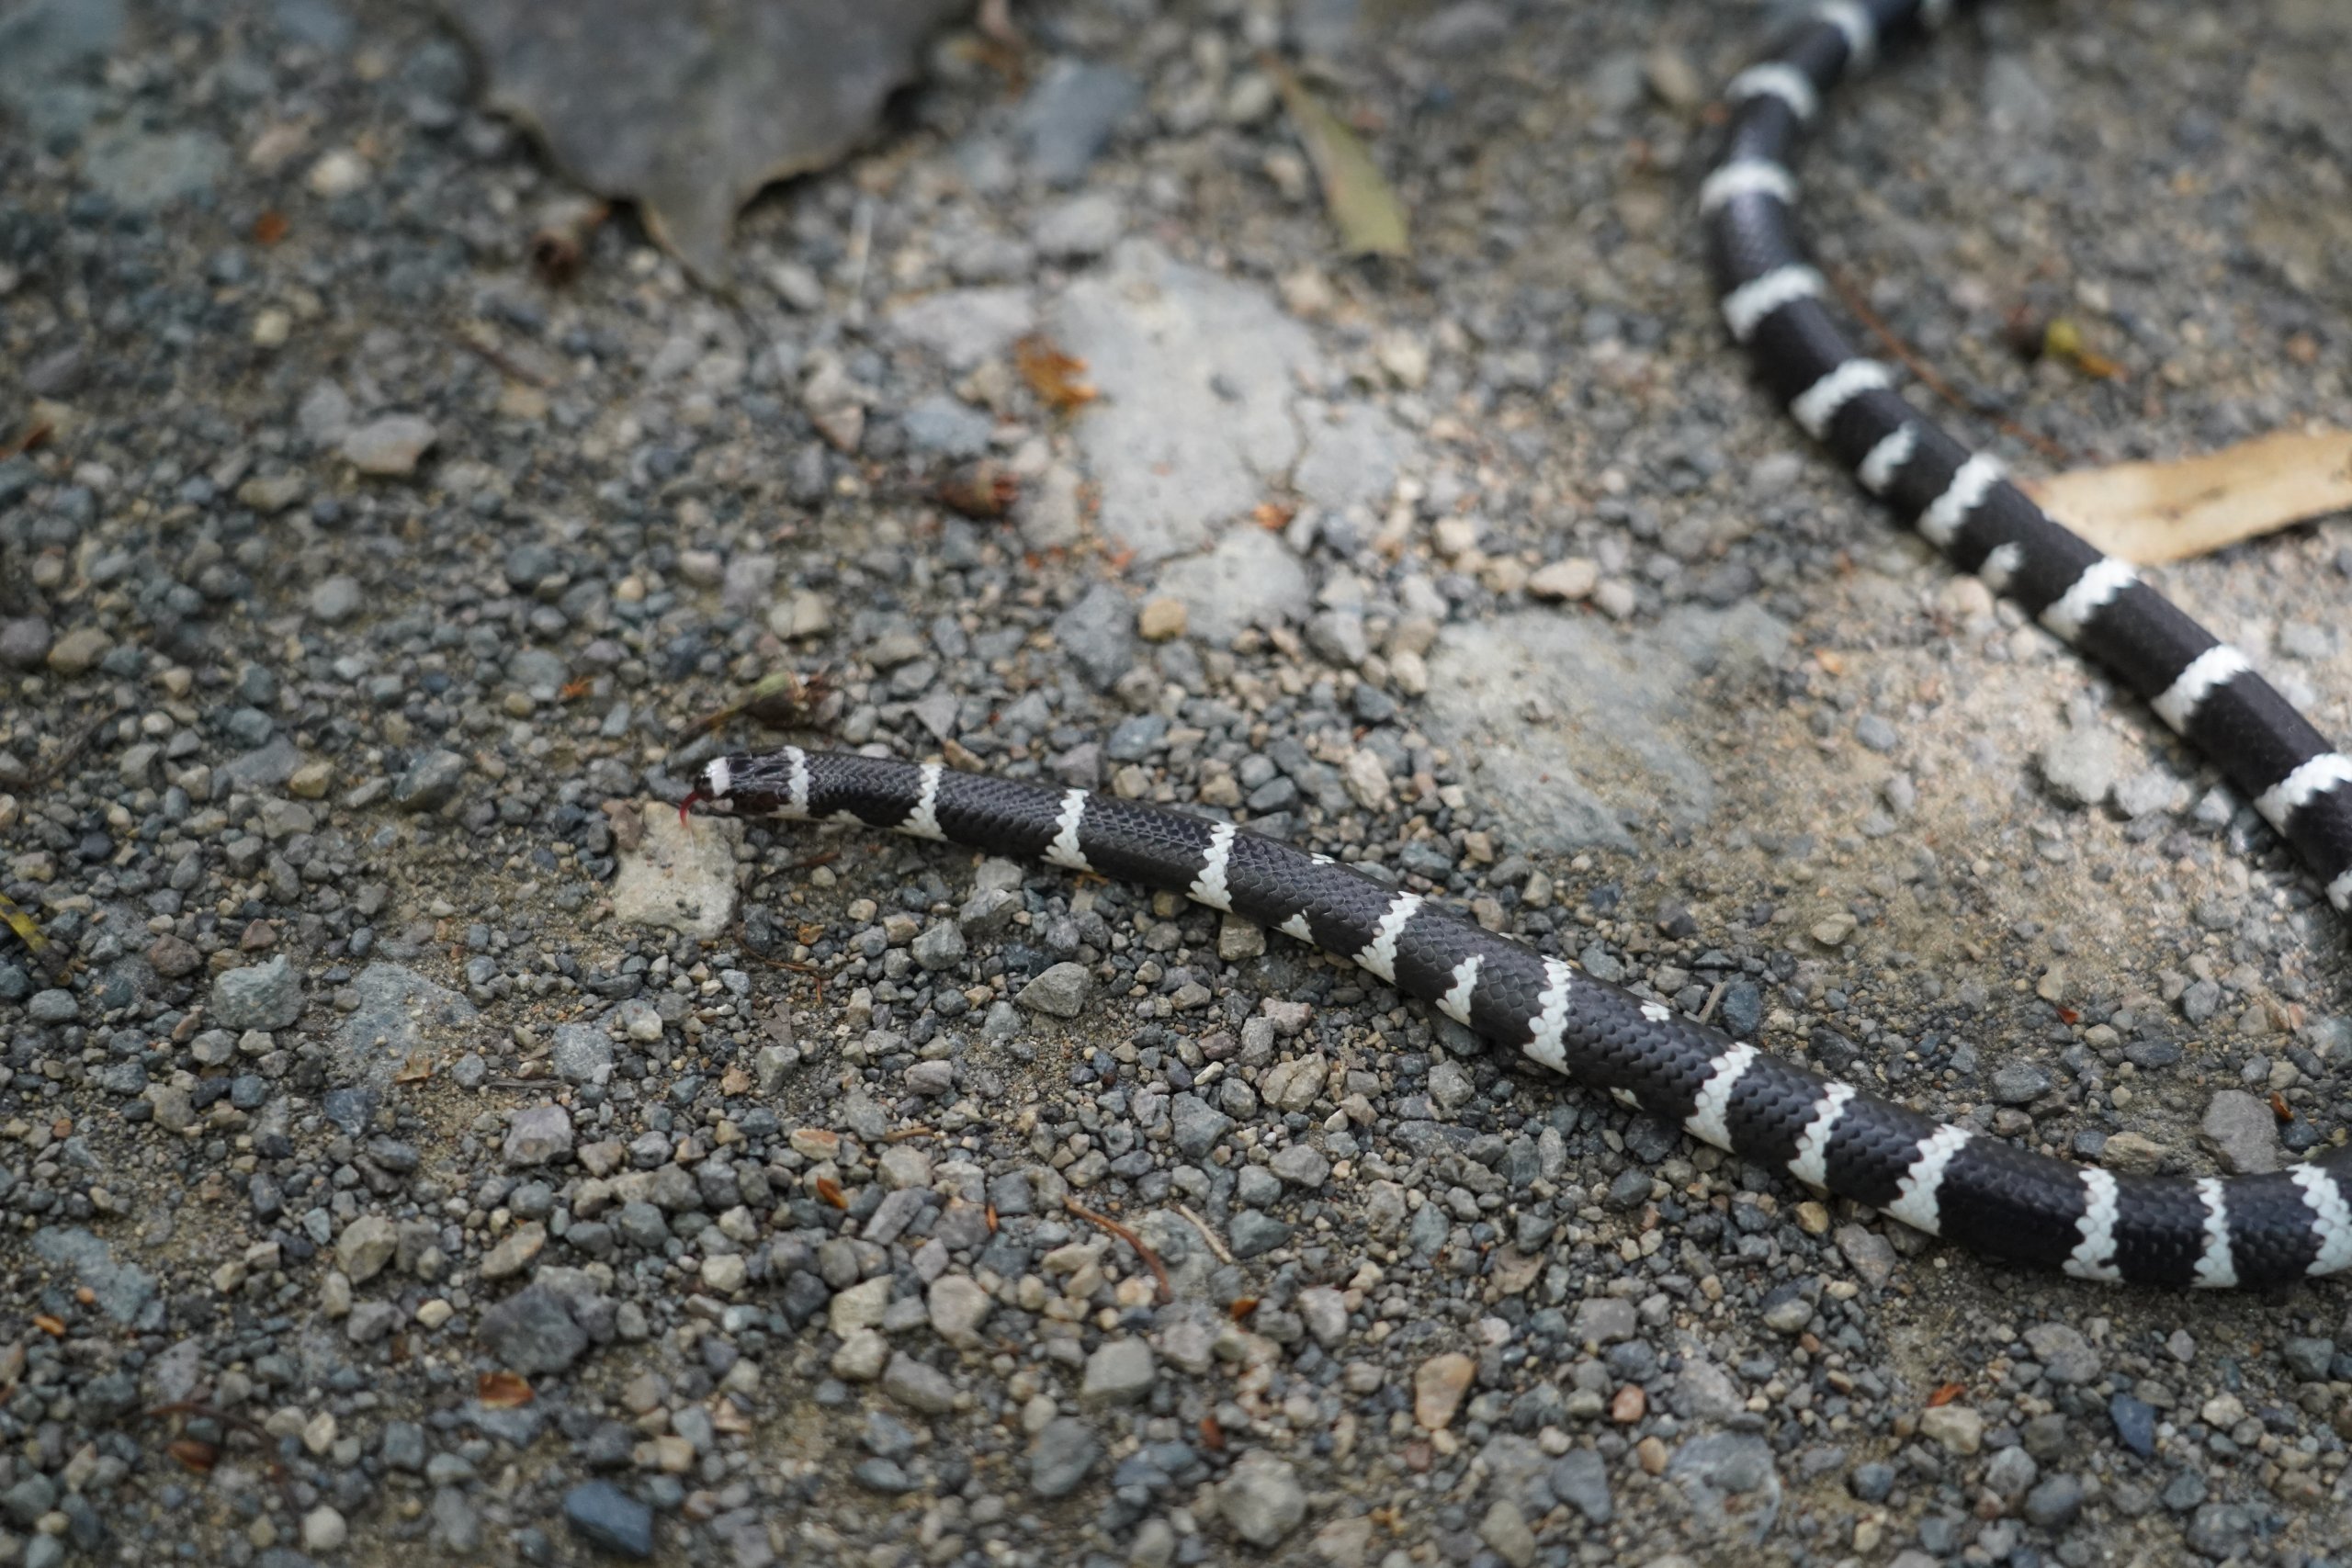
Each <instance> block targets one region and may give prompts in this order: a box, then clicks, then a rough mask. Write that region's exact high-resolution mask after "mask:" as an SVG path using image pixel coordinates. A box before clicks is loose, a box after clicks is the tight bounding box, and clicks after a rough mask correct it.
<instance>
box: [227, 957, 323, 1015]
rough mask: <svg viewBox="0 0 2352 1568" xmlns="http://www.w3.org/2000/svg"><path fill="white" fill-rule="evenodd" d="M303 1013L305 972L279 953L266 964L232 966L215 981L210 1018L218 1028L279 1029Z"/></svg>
mask: <svg viewBox="0 0 2352 1568" xmlns="http://www.w3.org/2000/svg"><path fill="white" fill-rule="evenodd" d="M301 1016H302V976H300V973H298V972H297V971H296V970H295V968H294V966H293V965H292V964H288V962H287V961H286V956H285V954H283V953H280V954H279V955H278V956H277V957H275V958H273V959H271V960H270V961H269V962H268V963H266V964H248V965H247V966H246V967H244V968H243V969H229V970H224V971H222V972H221V973H220V975H219V976H215V977H214V979H213V981H212V1010H211V1017H210V1021H211V1022H212V1023H213V1024H214V1025H216V1026H217V1027H219V1028H221V1029H228V1030H234V1031H237V1032H241V1033H242V1032H243V1031H245V1030H248V1029H262V1030H279V1029H284V1028H287V1027H288V1025H290V1024H292V1023H293V1021H295V1020H296V1019H298V1018H300V1017H301Z"/></svg>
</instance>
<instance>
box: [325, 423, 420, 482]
mask: <svg viewBox="0 0 2352 1568" xmlns="http://www.w3.org/2000/svg"><path fill="white" fill-rule="evenodd" d="M439 438H440V437H439V434H438V433H437V432H435V430H434V428H433V423H432V422H431V421H430V420H424V419H420V418H418V417H417V416H416V415H414V414H408V413H395V414H387V415H385V416H384V417H383V418H381V419H373V420H369V421H368V423H366V424H356V425H353V426H352V427H351V428H350V429H348V430H346V431H345V432H344V433H343V441H342V444H341V447H342V452H343V457H344V461H345V462H347V463H349V464H350V465H351V466H352V467H353V468H357V469H358V470H359V471H360V472H361V473H363V474H373V475H376V476H378V477H379V478H384V479H398V478H401V476H403V475H407V474H412V473H414V472H415V471H416V465H417V460H418V459H419V458H421V457H424V454H425V452H426V450H427V449H429V448H430V447H431V446H433V444H434V443H435V441H436V440H438V439H439Z"/></svg>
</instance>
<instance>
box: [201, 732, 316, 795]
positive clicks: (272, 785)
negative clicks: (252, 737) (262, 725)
mask: <svg viewBox="0 0 2352 1568" xmlns="http://www.w3.org/2000/svg"><path fill="white" fill-rule="evenodd" d="M301 765H302V753H301V752H300V751H298V750H295V749H294V743H293V742H292V741H291V740H288V739H286V737H284V736H283V735H275V736H272V737H271V738H270V739H268V740H267V741H266V742H264V743H263V744H262V745H259V746H256V747H254V749H253V750H250V751H247V752H244V753H243V754H242V755H240V756H235V757H232V758H230V759H229V761H225V762H223V763H221V764H220V766H219V767H217V768H215V769H213V770H212V783H213V785H214V787H216V788H218V787H220V786H222V785H226V786H227V787H228V788H229V789H230V790H231V791H232V792H234V791H237V790H262V789H276V788H277V786H278V785H280V784H284V783H285V782H286V781H287V780H288V779H290V778H292V777H293V776H294V773H295V770H296V769H298V768H300V766H301Z"/></svg>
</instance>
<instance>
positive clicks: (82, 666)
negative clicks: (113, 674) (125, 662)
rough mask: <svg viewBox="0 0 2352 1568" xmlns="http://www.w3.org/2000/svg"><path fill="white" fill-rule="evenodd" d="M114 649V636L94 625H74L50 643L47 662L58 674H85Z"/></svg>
mask: <svg viewBox="0 0 2352 1568" xmlns="http://www.w3.org/2000/svg"><path fill="white" fill-rule="evenodd" d="M113 650H114V638H112V637H108V636H107V634H106V633H104V632H102V631H100V630H99V629H98V628H97V627H96V626H75V627H74V629H73V630H71V631H69V632H67V633H66V634H65V635H64V636H63V637H59V638H58V639H57V640H56V641H55V642H53V643H51V645H50V649H49V654H48V658H47V662H48V665H49V667H50V668H51V670H54V671H57V673H59V674H60V675H86V674H88V673H89V672H90V671H92V670H94V669H96V668H97V663H98V660H101V659H104V658H105V657H106V656H107V654H108V653H110V652H112V651H113Z"/></svg>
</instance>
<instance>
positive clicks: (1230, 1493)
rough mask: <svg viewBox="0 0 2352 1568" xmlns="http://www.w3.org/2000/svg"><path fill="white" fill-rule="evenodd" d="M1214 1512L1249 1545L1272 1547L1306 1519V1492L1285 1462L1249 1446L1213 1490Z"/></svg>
mask: <svg viewBox="0 0 2352 1568" xmlns="http://www.w3.org/2000/svg"><path fill="white" fill-rule="evenodd" d="M1216 1511H1217V1514H1218V1516H1219V1517H1222V1518H1223V1519H1224V1520H1225V1522H1226V1524H1227V1526H1229V1527H1230V1528H1231V1529H1232V1530H1233V1533H1234V1534H1236V1535H1238V1536H1239V1537H1240V1538H1241V1539H1242V1540H1246V1541H1248V1542H1249V1543H1250V1545H1252V1546H1276V1545H1279V1544H1280V1543H1281V1542H1282V1540H1283V1537H1285V1536H1287V1535H1289V1534H1290V1532H1291V1531H1293V1530H1295V1529H1297V1528H1298V1527H1299V1526H1300V1525H1301V1524H1302V1523H1304V1522H1305V1520H1306V1489H1305V1488H1304V1487H1302V1486H1300V1485H1299V1483H1298V1472H1297V1471H1296V1470H1295V1469H1294V1468H1293V1467H1292V1465H1291V1463H1290V1461H1287V1460H1284V1459H1281V1458H1278V1457H1276V1456H1275V1455H1273V1454H1272V1453H1269V1452H1268V1451H1266V1450H1264V1449H1252V1450H1250V1451H1249V1452H1248V1453H1246V1454H1243V1455H1242V1456H1241V1457H1240V1459H1238V1461H1235V1462H1234V1466H1233V1468H1232V1470H1230V1471H1228V1472H1227V1473H1226V1477H1225V1480H1224V1482H1223V1483H1221V1484H1219V1485H1218V1487H1217V1489H1216Z"/></svg>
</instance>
